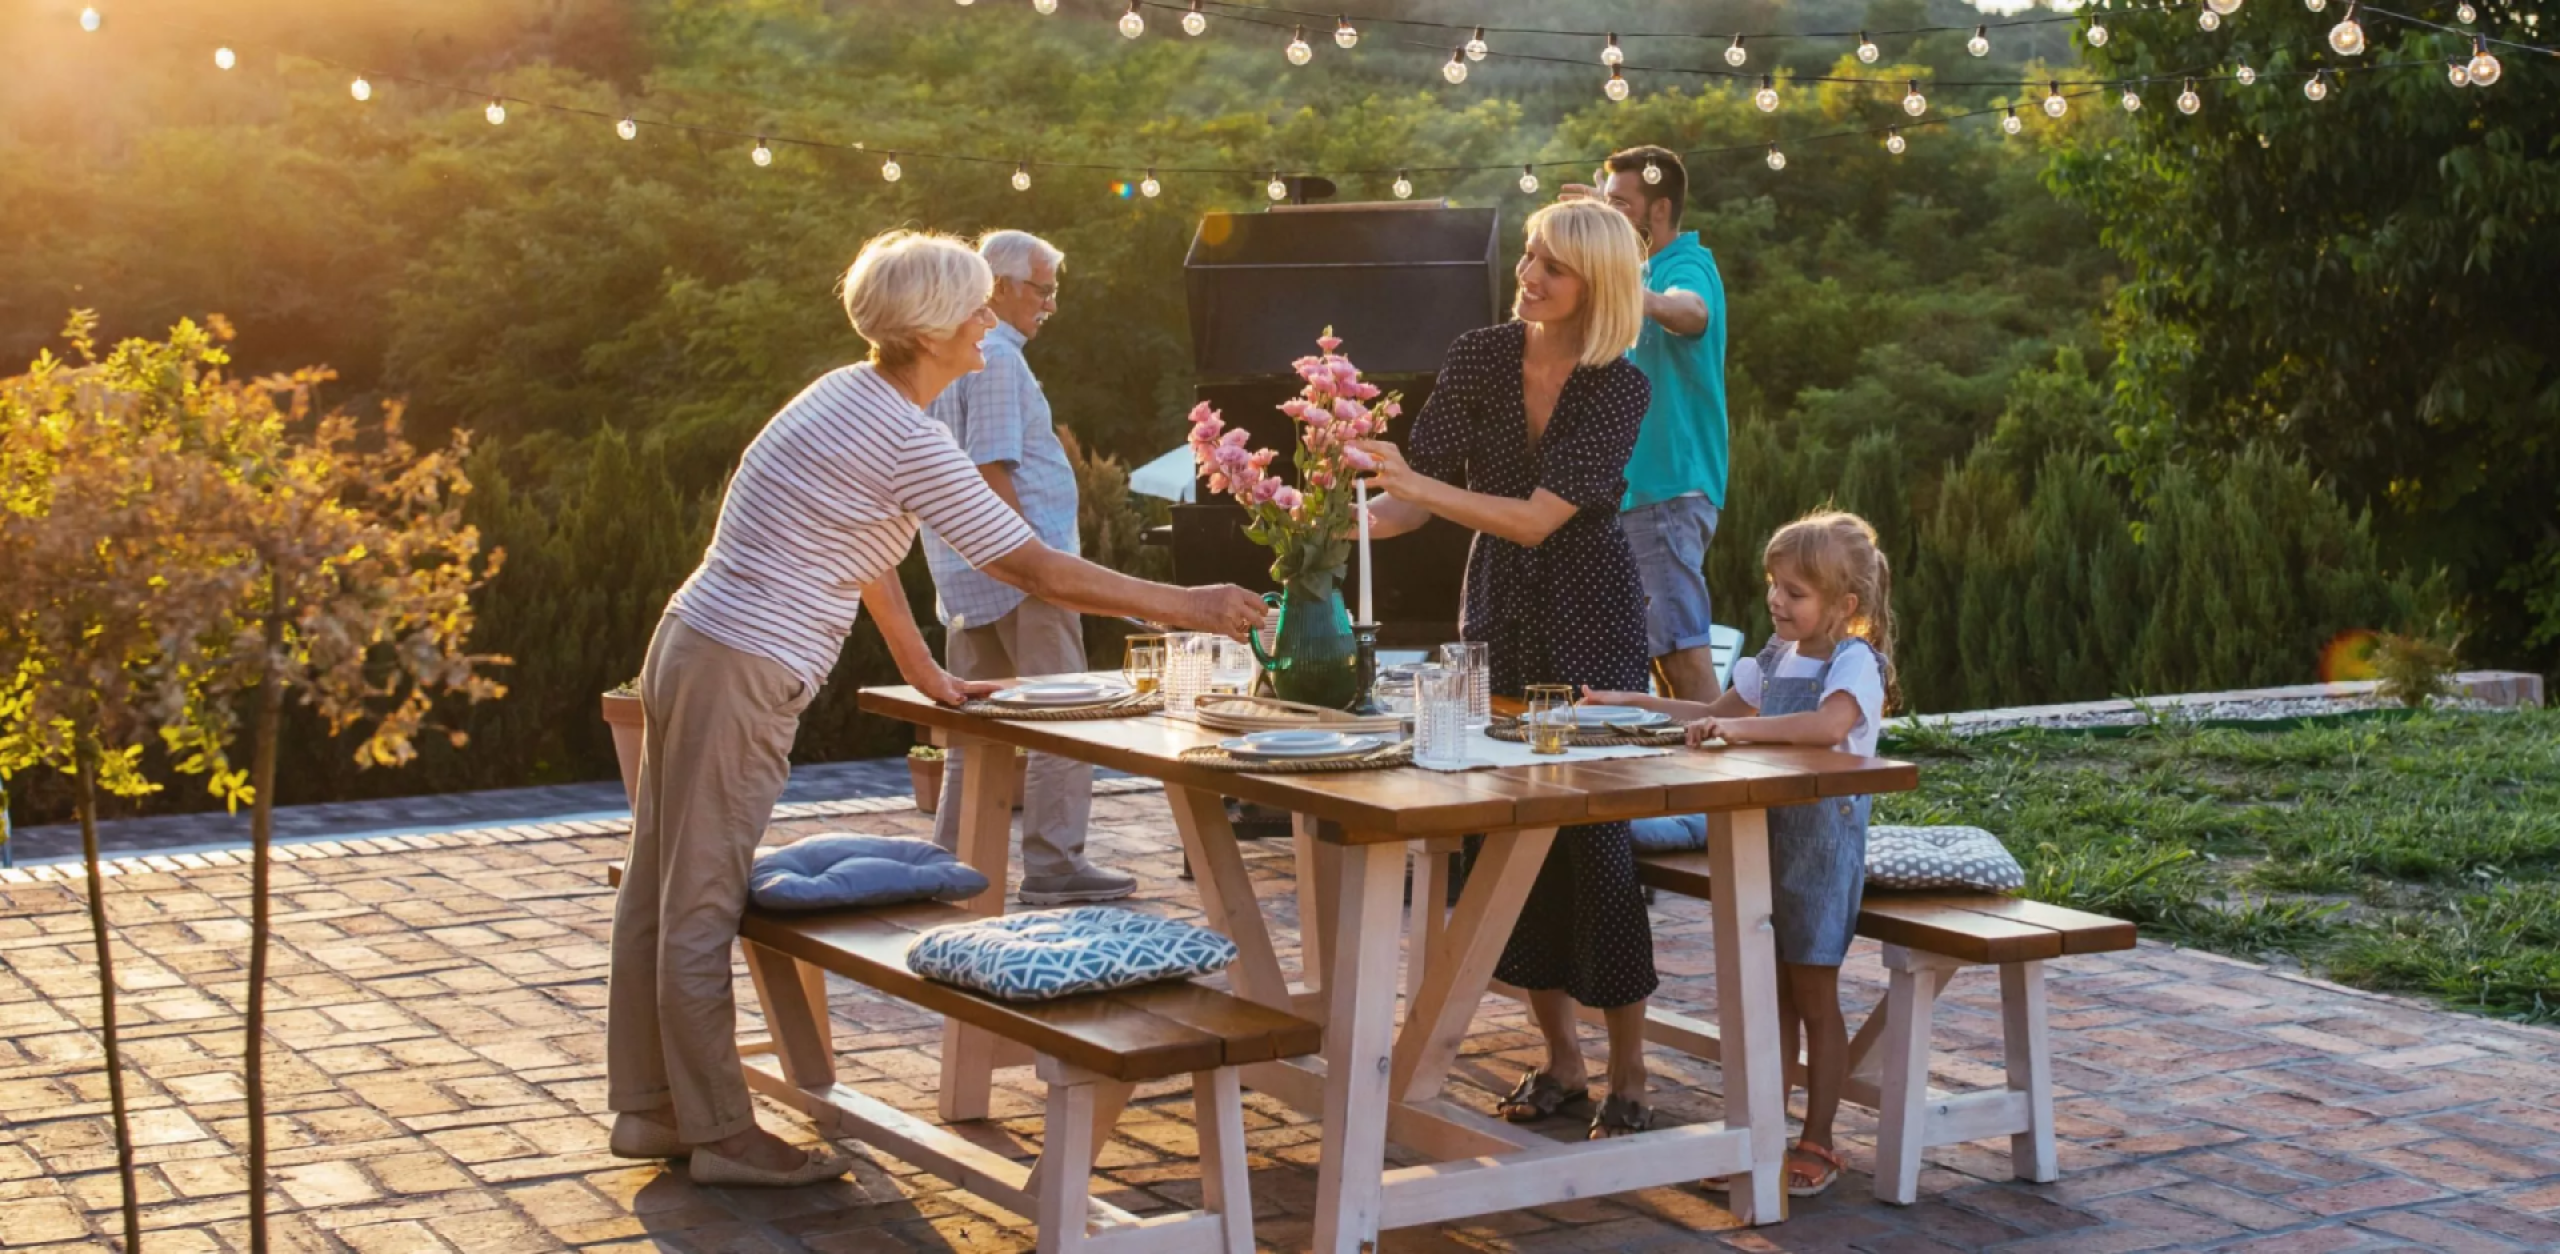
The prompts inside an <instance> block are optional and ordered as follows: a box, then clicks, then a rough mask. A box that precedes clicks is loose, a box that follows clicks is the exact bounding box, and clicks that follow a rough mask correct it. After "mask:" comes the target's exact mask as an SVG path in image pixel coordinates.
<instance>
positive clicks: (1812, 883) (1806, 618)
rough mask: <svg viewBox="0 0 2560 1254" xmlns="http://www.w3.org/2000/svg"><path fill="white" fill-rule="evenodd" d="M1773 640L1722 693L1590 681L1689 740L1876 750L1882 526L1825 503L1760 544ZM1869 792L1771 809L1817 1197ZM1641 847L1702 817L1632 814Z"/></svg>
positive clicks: (1783, 985) (1799, 1159)
mask: <svg viewBox="0 0 2560 1254" xmlns="http://www.w3.org/2000/svg"><path fill="white" fill-rule="evenodd" d="M1762 562H1763V564H1764V565H1765V566H1766V568H1767V570H1768V576H1769V621H1770V625H1771V628H1772V634H1773V635H1774V637H1775V638H1774V639H1772V640H1771V641H1770V642H1769V646H1768V647H1767V648H1765V649H1763V650H1761V652H1760V656H1758V657H1756V658H1746V659H1743V660H1742V661H1740V662H1737V663H1736V664H1735V665H1734V668H1733V686H1732V687H1731V688H1729V689H1727V690H1726V691H1725V693H1724V695H1722V696H1720V697H1718V698H1716V699H1715V700H1714V701H1712V702H1709V703H1706V704H1700V703H1698V702H1694V701H1673V700H1668V699H1665V698H1660V697H1654V696H1651V695H1649V694H1645V693H1634V692H1589V693H1588V699H1589V700H1590V701H1591V702H1593V703H1595V704H1601V705H1633V706H1641V707H1644V708H1646V709H1653V710H1660V711H1662V712H1663V713H1666V714H1670V715H1673V716H1675V717H1678V718H1682V719H1686V720H1689V743H1690V744H1692V745H1696V744H1700V743H1702V742H1703V741H1706V740H1709V739H1721V740H1723V741H1725V742H1726V743H1728V744H1751V743H1760V744H1788V745H1825V746H1830V747H1833V748H1837V749H1839V750H1841V751H1843V752H1846V753H1854V754H1858V755H1860V756H1862V757H1872V756H1874V754H1875V751H1876V736H1877V732H1878V731H1879V729H1880V728H1881V727H1882V725H1883V718H1884V709H1885V697H1886V693H1887V692H1888V690H1889V689H1890V688H1891V686H1892V671H1893V663H1892V653H1893V608H1892V604H1891V598H1892V592H1893V574H1892V572H1891V571H1890V570H1889V569H1887V567H1886V564H1885V558H1884V554H1883V553H1882V552H1881V551H1879V550H1878V549H1877V547H1876V533H1875V528H1873V527H1870V526H1868V525H1867V523H1866V520H1864V519H1861V518H1859V517H1857V516H1855V515H1852V514H1843V513H1836V512H1824V513H1816V514H1811V515H1808V516H1806V517H1804V518H1802V519H1799V520H1797V521H1795V522H1792V523H1789V524H1787V525H1786V526H1785V527H1782V528H1780V529H1779V530H1778V534H1777V535H1775V536H1772V537H1770V539H1769V547H1768V549H1767V550H1766V551H1765V552H1764V553H1763V555H1762ZM1871 800H1872V799H1871V798H1868V797H1848V798H1829V799H1826V800H1822V801H1818V802H1814V803H1812V804H1810V805H1798V806H1783V807H1777V808H1773V809H1771V810H1770V811H1769V874H1770V879H1771V882H1772V893H1771V897H1772V901H1771V914H1772V915H1773V922H1774V925H1775V927H1776V929H1777V937H1778V966H1779V973H1780V977H1781V978H1780V979H1779V981H1778V1018H1779V1023H1780V1035H1779V1040H1780V1047H1781V1048H1782V1049H1783V1050H1785V1056H1786V1057H1789V1058H1793V1057H1795V1056H1796V1043H1797V1041H1798V1040H1799V1039H1802V1040H1803V1041H1804V1044H1805V1063H1806V1065H1805V1111H1804V1133H1803V1135H1802V1137H1801V1138H1800V1139H1799V1140H1797V1142H1796V1144H1795V1146H1794V1148H1793V1149H1791V1150H1790V1151H1788V1157H1787V1192H1789V1193H1790V1194H1793V1195H1795V1196H1797V1197H1811V1196H1813V1195H1815V1194H1817V1193H1820V1192H1822V1191H1823V1190H1824V1189H1827V1188H1829V1187H1831V1183H1832V1181H1834V1180H1837V1179H1839V1178H1840V1170H1841V1168H1840V1156H1839V1154H1838V1153H1837V1152H1836V1151H1834V1150H1833V1149H1832V1147H1831V1122H1832V1117H1833V1116H1834V1115H1835V1114H1837V1113H1838V1111H1839V1109H1840V1086H1841V1084H1842V1082H1843V1081H1844V1080H1846V1079H1847V1075H1848V1059H1849V1034H1848V1028H1847V1026H1846V1024H1845V1023H1843V1022H1842V1019H1841V1016H1840V962H1841V959H1842V958H1843V957H1844V956H1846V954H1847V953H1848V949H1849V937H1850V933H1851V931H1852V930H1853V929H1854V928H1855V927H1856V925H1857V920H1858V903H1859V899H1860V897H1861V896H1862V895H1863V892H1864V890H1865V887H1866V857H1867V811H1868V808H1869V804H1870V802H1871ZM1635 826H1636V832H1635V838H1636V844H1637V845H1638V846H1639V847H1641V848H1661V847H1665V846H1672V845H1685V846H1687V847H1691V848H1695V847H1699V846H1703V845H1704V844H1705V843H1706V840H1705V836H1706V831H1705V820H1704V819H1702V818H1701V817H1699V816H1697V815H1681V816H1677V817H1673V818H1663V819H1647V820H1641V821H1639V822H1637V823H1636V825H1635Z"/></svg>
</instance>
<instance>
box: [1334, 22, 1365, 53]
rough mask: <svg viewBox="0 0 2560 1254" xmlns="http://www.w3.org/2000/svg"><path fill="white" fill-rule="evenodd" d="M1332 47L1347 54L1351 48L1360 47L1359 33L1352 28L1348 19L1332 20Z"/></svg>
mask: <svg viewBox="0 0 2560 1254" xmlns="http://www.w3.org/2000/svg"><path fill="white" fill-rule="evenodd" d="M1333 46H1334V47H1336V48H1340V49H1342V50H1343V51H1344V52H1349V51H1351V50H1352V49H1353V48H1357V47H1359V46H1360V32H1359V31H1358V30H1355V29H1353V28H1352V25H1351V19H1350V18H1348V17H1336V18H1335V19H1333Z"/></svg>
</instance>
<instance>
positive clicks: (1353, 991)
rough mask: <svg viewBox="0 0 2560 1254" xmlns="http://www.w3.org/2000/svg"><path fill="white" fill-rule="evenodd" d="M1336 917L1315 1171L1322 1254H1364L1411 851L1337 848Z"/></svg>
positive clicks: (1383, 1136) (1373, 1201) (1375, 1205)
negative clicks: (1318, 1157)
mask: <svg viewBox="0 0 2560 1254" xmlns="http://www.w3.org/2000/svg"><path fill="white" fill-rule="evenodd" d="M1336 861H1337V863H1338V865H1339V867H1340V877H1339V878H1340V888H1339V889H1338V891H1337V892H1336V893H1335V894H1333V903H1332V904H1333V905H1334V907H1335V909H1336V910H1338V911H1339V917H1338V919H1337V921H1336V922H1335V924H1334V927H1333V941H1334V944H1333V946H1332V948H1331V950H1330V953H1331V956H1332V959H1333V962H1332V965H1331V967H1330V968H1329V969H1328V971H1327V972H1326V975H1327V978H1326V980H1325V994H1326V996H1325V1004H1326V1016H1325V1029H1324V1061H1325V1081H1324V1156H1323V1159H1322V1160H1321V1162H1320V1164H1319V1165H1318V1167H1317V1169H1316V1233H1315V1237H1316V1239H1315V1248H1316V1250H1317V1251H1318V1254H1362V1251H1363V1250H1364V1248H1366V1247H1371V1246H1374V1245H1375V1243H1376V1242H1377V1239H1378V1218H1379V1215H1380V1212H1381V1209H1382V1203H1383V1201H1384V1190H1383V1188H1382V1181H1381V1178H1380V1177H1381V1175H1382V1173H1383V1171H1384V1169H1385V1165H1386V1154H1387V1106H1388V1103H1389V1097H1388V1092H1387V1087H1388V1085H1387V1069H1388V1065H1389V1056H1390V1051H1391V1050H1392V1048H1393V1044H1394V1034H1395V999H1396V942H1397V938H1398V937H1397V934H1398V933H1399V932H1400V931H1401V930H1402V929H1401V928H1400V927H1399V926H1398V925H1399V924H1400V923H1401V922H1402V915H1403V913H1404V909H1403V903H1402V902H1401V901H1400V900H1399V897H1400V896H1401V891H1400V890H1401V889H1402V888H1403V879H1404V876H1403V872H1404V846H1403V845H1402V844H1375V845H1353V846H1348V847H1343V848H1341V849H1340V850H1339V854H1338V858H1337V859H1336Z"/></svg>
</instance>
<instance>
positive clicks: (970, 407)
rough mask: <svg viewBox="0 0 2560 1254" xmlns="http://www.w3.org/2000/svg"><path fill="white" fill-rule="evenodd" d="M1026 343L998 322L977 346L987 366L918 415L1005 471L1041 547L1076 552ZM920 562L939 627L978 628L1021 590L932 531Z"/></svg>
mask: <svg viewBox="0 0 2560 1254" xmlns="http://www.w3.org/2000/svg"><path fill="white" fill-rule="evenodd" d="M1027 342H1028V341H1026V340H1025V339H1024V338H1023V335H1022V332H1020V331H1017V330H1014V329H1013V327H1012V326H1011V325H1010V324H1008V323H1002V322H999V323H997V324H996V328H995V329H994V330H992V331H989V332H987V338H986V339H985V340H983V341H981V342H980V344H979V348H980V350H981V351H983V352H984V353H985V354H986V357H987V368H986V369H984V370H981V371H979V372H977V373H976V374H973V375H966V376H963V377H962V378H961V379H960V381H959V382H957V383H954V384H952V385H951V386H950V387H949V388H947V389H945V390H944V391H943V393H942V395H941V396H939V397H937V398H935V400H934V402H933V406H932V408H930V409H928V410H926V411H925V412H926V413H929V414H931V415H932V416H933V417H934V418H935V419H936V420H938V421H940V422H941V423H942V424H943V425H945V426H947V427H949V428H951V436H952V439H954V440H955V441H957V442H958V443H959V445H960V451H962V452H964V453H966V454H968V455H969V460H970V461H972V462H974V463H976V464H978V465H980V466H985V465H988V464H990V463H992V464H996V465H1001V466H1003V467H1004V468H1005V469H1006V470H1008V471H1010V472H1012V474H1013V487H1014V492H1015V494H1016V495H1017V496H1019V497H1021V498H1022V516H1023V520H1024V521H1026V522H1028V523H1030V524H1031V529H1032V531H1034V532H1036V533H1038V535H1039V536H1040V542H1041V543H1043V544H1046V545H1048V546H1049V547H1050V548H1053V549H1056V550H1058V551H1059V552H1061V553H1075V554H1078V555H1081V554H1082V552H1083V550H1082V549H1081V548H1080V547H1079V546H1078V544H1077V542H1076V472H1075V468H1074V467H1072V466H1070V465H1068V464H1067V450H1066V448H1065V447H1064V446H1063V445H1061V444H1059V443H1058V432H1057V429H1056V428H1055V427H1054V426H1052V425H1051V423H1050V417H1049V398H1048V397H1047V396H1044V395H1042V394H1041V391H1040V381H1039V380H1038V379H1036V378H1033V377H1032V375H1031V363H1029V362H1027V361H1025V360H1023V357H1022V346H1023V345H1024V344H1025V343H1027ZM924 560H925V565H926V566H927V567H928V568H930V569H931V570H932V571H933V587H934V591H935V592H936V593H937V594H938V595H937V596H936V597H935V600H936V602H937V604H936V606H935V608H936V610H937V612H939V613H940V614H941V616H942V623H943V625H944V626H946V627H949V628H951V629H953V630H955V631H957V630H961V629H964V628H969V627H984V626H987V625H989V624H991V623H993V622H995V621H996V620H997V619H999V618H1002V617H1004V616H1005V615H1007V614H1010V613H1012V612H1013V609H1014V607H1015V606H1017V605H1020V604H1022V596H1023V594H1022V591H1021V589H1018V588H1016V587H1014V586H1013V585H1011V584H1008V583H1005V582H1003V581H1001V580H998V579H995V578H993V577H991V576H988V575H982V574H979V573H978V571H977V570H976V569H975V568H973V567H971V566H970V565H969V563H968V561H967V560H966V559H964V558H962V557H961V556H960V554H959V553H957V552H955V551H954V550H953V549H952V547H951V546H950V545H948V544H945V543H943V542H942V537H941V536H938V535H935V534H934V533H933V530H932V529H931V528H927V529H926V530H925V533H924Z"/></svg>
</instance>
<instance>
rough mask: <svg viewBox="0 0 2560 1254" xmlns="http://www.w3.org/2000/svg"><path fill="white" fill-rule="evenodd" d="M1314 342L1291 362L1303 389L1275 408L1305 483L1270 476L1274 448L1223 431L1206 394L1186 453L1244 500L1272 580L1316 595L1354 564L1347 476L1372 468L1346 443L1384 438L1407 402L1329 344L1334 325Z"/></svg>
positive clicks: (1213, 482)
mask: <svg viewBox="0 0 2560 1254" xmlns="http://www.w3.org/2000/svg"><path fill="white" fill-rule="evenodd" d="M1316 347H1317V349H1318V350H1319V353H1318V355H1316V356H1313V357H1301V358H1299V359H1298V360H1297V361H1296V362H1295V363H1293V365H1294V366H1295V367H1296V369H1297V372H1298V378H1299V379H1301V380H1303V381H1304V383H1305V386H1304V387H1302V388H1300V389H1299V390H1298V394H1297V395H1296V396H1294V397H1291V398H1290V399H1288V400H1286V401H1283V402H1281V403H1280V412H1282V413H1284V414H1287V415H1289V417H1290V418H1291V419H1292V420H1294V421H1295V422H1296V424H1297V431H1298V439H1297V443H1296V447H1295V448H1293V449H1292V450H1291V453H1292V455H1293V456H1294V457H1295V458H1296V461H1297V467H1298V482H1299V483H1300V484H1301V485H1303V486H1301V487H1294V488H1293V487H1290V486H1288V485H1287V484H1284V483H1282V482H1281V481H1280V480H1279V479H1277V478H1275V477H1273V476H1272V475H1271V473H1270V468H1271V463H1272V461H1273V460H1275V459H1276V458H1278V457H1279V455H1280V454H1279V451H1278V450H1276V449H1267V448H1266V449H1252V450H1248V449H1246V448H1245V439H1246V433H1245V432H1244V430H1243V429H1241V428H1238V429H1235V430H1229V429H1228V428H1227V424H1226V420H1225V419H1224V418H1222V417H1220V416H1219V414H1218V411H1217V410H1215V409H1212V408H1210V407H1209V405H1208V403H1207V402H1205V401H1204V402H1202V403H1201V404H1200V405H1199V406H1198V407H1197V408H1194V409H1193V410H1192V411H1191V455H1192V457H1193V459H1194V460H1196V461H1197V462H1198V463H1199V465H1200V469H1201V471H1202V473H1204V474H1206V475H1208V477H1209V490H1210V491H1212V492H1225V493H1228V494H1230V495H1232V496H1234V497H1235V498H1236V500H1237V502H1238V503H1240V504H1242V505H1243V506H1244V509H1245V516H1246V518H1247V520H1248V521H1247V523H1246V526H1245V535H1246V536H1247V537H1249V538H1251V539H1252V540H1253V542H1254V543H1256V544H1261V545H1267V546H1269V547H1270V548H1271V549H1272V550H1273V551H1275V552H1276V553H1278V554H1279V557H1278V558H1277V559H1275V560H1274V561H1273V562H1272V563H1271V577H1272V578H1273V579H1276V580H1278V581H1279V582H1280V583H1281V584H1283V585H1284V586H1302V587H1305V588H1306V589H1307V590H1308V592H1309V593H1310V594H1312V595H1316V596H1323V595H1325V594H1326V593H1329V592H1331V591H1332V590H1333V585H1334V584H1335V582H1336V581H1338V580H1340V579H1341V578H1342V572H1343V569H1344V568H1345V567H1346V566H1348V565H1349V564H1350V561H1351V542H1350V540H1349V538H1348V537H1349V536H1350V534H1351V531H1352V527H1353V519H1352V517H1351V510H1352V500H1353V495H1354V494H1353V490H1352V486H1351V479H1352V474H1353V472H1355V471H1361V470H1368V469H1371V468H1372V466H1373V465H1374V463H1373V462H1372V460H1371V459H1370V457H1369V456H1368V455H1367V454H1365V453H1362V452H1360V451H1359V450H1357V449H1354V448H1352V447H1351V442H1352V441H1353V440H1365V439H1370V438H1372V437H1384V435H1385V434H1386V430H1387V422H1388V420H1390V419H1392V418H1394V417H1395V416H1396V415H1398V414H1400V413H1403V412H1404V406H1403V404H1402V397H1401V396H1400V395H1399V394H1395V393H1388V394H1386V395H1385V396H1383V397H1382V396H1381V395H1380V394H1379V391H1378V388H1377V385H1375V384H1373V383H1369V382H1366V381H1365V380H1363V379H1361V377H1360V368H1359V367H1357V366H1354V365H1352V364H1351V359H1350V358H1348V357H1345V356H1342V355H1341V354H1340V353H1339V352H1337V351H1335V350H1337V349H1339V348H1341V347H1342V341H1341V340H1339V339H1337V338H1335V337H1334V334H1333V328H1331V327H1326V328H1325V332H1324V335H1323V336H1322V337H1320V338H1319V339H1317V340H1316Z"/></svg>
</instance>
